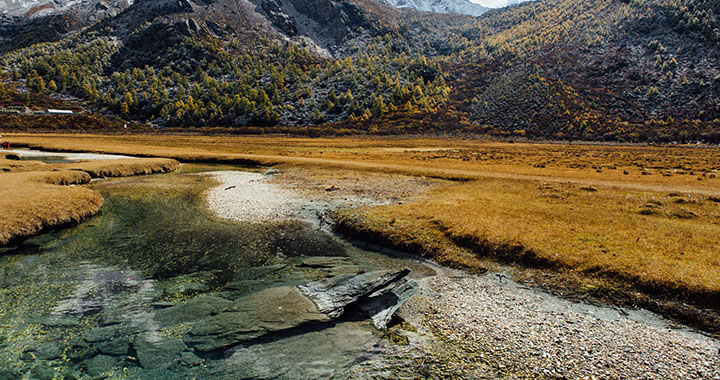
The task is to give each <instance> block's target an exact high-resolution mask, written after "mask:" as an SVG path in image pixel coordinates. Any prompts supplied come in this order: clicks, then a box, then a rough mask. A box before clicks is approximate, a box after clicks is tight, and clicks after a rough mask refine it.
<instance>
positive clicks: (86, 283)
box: [0, 165, 430, 379]
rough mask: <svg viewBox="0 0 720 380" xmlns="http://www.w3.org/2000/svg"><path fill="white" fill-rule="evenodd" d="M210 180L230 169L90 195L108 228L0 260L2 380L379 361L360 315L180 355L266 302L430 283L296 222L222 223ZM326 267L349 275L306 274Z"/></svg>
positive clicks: (116, 182)
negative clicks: (316, 291)
mask: <svg viewBox="0 0 720 380" xmlns="http://www.w3.org/2000/svg"><path fill="white" fill-rule="evenodd" d="M215 169H218V170H219V169H227V167H209V166H193V165H189V166H188V165H186V166H184V167H183V169H182V170H181V172H178V173H172V174H165V175H156V176H148V177H134V178H125V179H112V180H107V181H99V182H96V183H94V184H93V185H92V187H93V188H95V189H96V190H98V191H100V192H101V193H102V195H103V198H104V200H105V201H104V206H103V209H102V213H101V214H100V215H98V216H95V217H94V218H92V219H90V220H89V221H87V222H85V223H82V224H81V225H79V226H76V227H73V228H70V229H66V230H62V231H57V232H54V233H49V234H45V235H42V236H38V237H36V238H33V239H30V240H27V241H26V242H25V243H23V244H22V245H20V246H18V247H10V248H5V249H2V250H0V303H1V304H2V305H3V307H2V309H0V379H20V378H22V379H53V378H57V379H59V378H64V379H85V378H88V379H90V378H113V379H122V378H133V379H138V378H139V379H183V378H187V379H191V378H203V379H226V378H227V379H240V378H330V377H338V376H339V377H342V374H343V373H345V372H346V371H347V370H348V368H349V367H350V366H351V365H353V364H355V363H358V362H362V361H364V360H369V359H370V358H371V357H372V355H373V353H376V352H378V351H379V349H380V348H379V347H380V346H381V345H379V343H380V342H381V340H382V339H383V338H382V334H381V333H380V332H378V331H377V330H375V329H374V328H373V327H372V325H371V323H370V322H368V321H367V320H365V319H364V318H360V317H358V318H353V316H352V314H351V315H348V316H347V317H345V318H343V319H341V320H340V321H337V322H333V323H326V324H322V325H311V326H304V327H302V328H297V329H289V330H287V331H283V332H281V333H278V334H270V335H268V336H266V337H264V338H262V339H258V340H252V341H249V343H246V344H243V345H229V346H222V344H218V347H219V348H218V349H214V350H201V351H199V350H196V349H194V348H193V347H192V346H191V345H188V344H187V343H186V339H184V337H185V336H186V334H187V333H188V331H190V330H191V329H192V328H193V326H200V325H203V324H204V323H206V322H205V321H206V319H207V318H208V317H210V316H211V315H214V314H217V313H219V312H220V311H221V310H223V309H224V308H227V307H229V306H232V305H233V302H236V301H237V300H240V299H244V297H248V296H249V295H253V294H263V293H258V292H260V291H261V290H263V289H268V288H272V287H280V286H294V285H298V284H302V283H307V282H310V281H314V280H317V279H321V278H325V277H327V276H331V275H336V274H339V273H358V272H364V271H371V270H376V269H378V268H383V269H390V268H402V267H410V268H412V269H414V275H415V276H422V275H423V273H427V272H428V271H430V269H428V268H427V267H425V266H423V265H422V264H419V263H417V262H414V261H412V260H409V259H407V260H406V259H400V258H391V257H387V256H384V255H379V254H377V253H373V252H369V251H364V250H361V249H358V248H356V247H354V246H351V245H348V244H346V243H344V242H343V241H341V240H339V239H337V238H336V237H334V236H332V235H330V234H329V233H327V232H325V231H322V230H320V229H318V228H317V226H314V225H311V224H309V223H305V222H301V221H285V222H275V223H240V222H233V221H227V220H221V219H219V218H217V217H215V216H214V215H212V214H211V213H210V212H209V211H208V210H207V207H206V205H205V203H204V198H203V191H204V190H205V189H207V188H208V187H209V186H212V185H213V183H212V180H210V179H209V177H207V176H198V175H194V174H193V173H195V172H205V171H209V170H215ZM318 256H320V257H332V258H333V259H332V260H335V261H337V262H339V263H340V264H342V265H337V266H324V267H323V266H307V265H303V262H304V261H305V260H307V259H308V258H310V257H318ZM332 260H330V261H332ZM259 301H260V302H262V300H259ZM256 302H257V300H256ZM268 302H272V300H270V301H268ZM230 323H233V322H232V321H231V322H230ZM244 323H246V324H248V325H252V324H253V323H255V322H254V321H244ZM219 328H220V329H221V330H222V328H223V326H220V327H219ZM210 338H213V336H211V337H210ZM218 339H222V337H220V336H218Z"/></svg>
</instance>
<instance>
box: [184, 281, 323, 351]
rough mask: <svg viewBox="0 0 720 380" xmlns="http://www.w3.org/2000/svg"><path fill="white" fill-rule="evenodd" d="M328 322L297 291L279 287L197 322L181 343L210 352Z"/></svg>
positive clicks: (237, 302)
mask: <svg viewBox="0 0 720 380" xmlns="http://www.w3.org/2000/svg"><path fill="white" fill-rule="evenodd" d="M329 320H330V318H328V316H327V315H325V314H323V313H321V312H319V311H318V310H317V308H316V307H315V305H314V304H313V303H312V302H311V301H310V300H309V299H307V298H306V297H305V296H303V295H302V294H301V293H300V291H299V290H298V289H297V288H295V287H290V286H281V287H275V288H270V289H265V290H262V291H260V292H257V293H255V294H252V295H249V296H247V297H243V298H241V299H239V300H238V301H236V302H235V303H234V304H233V305H232V306H231V307H229V308H227V309H226V310H225V311H224V312H222V313H220V314H217V315H214V316H211V317H209V318H205V319H202V320H200V321H198V322H197V323H195V324H194V325H193V327H192V329H191V330H190V331H189V332H188V333H187V334H186V335H185V338H184V339H183V341H184V342H185V343H186V344H187V345H189V346H192V347H194V348H195V349H196V350H198V351H201V352H210V351H215V350H218V349H222V348H225V347H230V346H234V345H236V344H238V343H241V342H243V341H247V340H250V339H254V338H258V337H261V336H263V335H265V334H267V333H269V332H274V331H280V330H286V329H290V328H293V327H297V326H300V325H302V324H305V323H311V322H325V321H329Z"/></svg>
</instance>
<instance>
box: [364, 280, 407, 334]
mask: <svg viewBox="0 0 720 380" xmlns="http://www.w3.org/2000/svg"><path fill="white" fill-rule="evenodd" d="M390 287H391V289H389V290H388V291H385V289H381V290H382V292H378V293H379V295H371V296H370V297H368V298H367V300H364V301H362V302H361V303H360V304H359V305H358V306H359V308H360V309H361V310H363V311H364V312H365V313H367V315H368V316H370V318H371V319H372V321H373V325H374V326H375V328H377V329H380V330H382V329H384V328H385V327H387V324H388V322H390V319H392V316H393V314H395V312H396V311H397V310H398V309H399V308H400V307H401V306H402V305H403V304H405V302H407V300H409V299H410V297H412V296H413V294H415V292H416V291H417V289H418V285H417V282H415V281H413V280H408V279H405V278H403V279H402V280H400V281H398V282H396V283H394V284H391V285H390Z"/></svg>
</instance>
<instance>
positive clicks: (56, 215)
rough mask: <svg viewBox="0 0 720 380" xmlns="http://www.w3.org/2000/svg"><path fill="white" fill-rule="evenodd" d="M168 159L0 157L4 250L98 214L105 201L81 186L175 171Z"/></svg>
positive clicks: (0, 230)
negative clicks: (73, 160)
mask: <svg viewBox="0 0 720 380" xmlns="http://www.w3.org/2000/svg"><path fill="white" fill-rule="evenodd" d="M178 167H179V163H178V162H177V161H175V160H168V159H141V160H105V161H94V162H79V163H71V164H45V163H42V162H38V161H16V160H3V159H0V169H6V170H3V171H2V172H0V213H2V218H0V246H4V245H8V244H10V243H12V242H16V241H20V240H22V239H25V238H27V237H30V236H34V235H36V234H38V233H40V232H42V231H46V230H48V229H50V228H58V227H63V226H67V225H73V224H77V223H79V222H81V221H83V220H85V219H87V218H88V217H90V216H92V215H94V214H96V213H97V212H98V211H99V210H100V207H102V197H101V196H100V195H99V194H98V193H97V192H95V191H93V190H90V189H87V188H85V187H79V186H68V185H82V184H86V183H88V182H90V180H91V179H92V178H101V177H120V176H130V175H138V174H152V173H160V172H167V171H173V170H176V169H177V168H178Z"/></svg>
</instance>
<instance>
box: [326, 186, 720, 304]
mask: <svg viewBox="0 0 720 380" xmlns="http://www.w3.org/2000/svg"><path fill="white" fill-rule="evenodd" d="M548 191H552V192H553V194H560V196H558V197H554V198H548V197H546V196H545V194H546V193H547V192H548ZM657 196H658V195H657V194H655V193H650V192H642V191H628V190H624V189H622V190H621V189H615V188H597V189H596V191H593V192H588V191H586V190H584V189H582V187H579V186H577V185H572V184H565V185H560V184H556V185H554V186H553V188H551V189H547V188H544V189H542V190H540V191H538V187H537V184H536V183H534V182H532V181H508V180H485V181H476V182H472V183H467V184H462V185H455V186H450V187H446V188H442V189H437V190H434V191H432V192H431V193H429V194H427V196H426V197H423V198H422V199H421V200H418V201H415V202H411V203H407V204H402V205H391V206H380V207H371V208H364V209H359V210H343V211H341V212H339V213H338V214H337V215H336V217H337V218H338V220H339V223H340V224H341V226H344V227H345V228H347V229H350V230H356V231H359V232H365V233H373V234H376V235H380V236H384V237H386V238H387V239H390V240H391V241H392V242H393V243H394V244H395V245H398V244H399V245H403V244H405V245H411V244H417V245H418V246H419V247H420V248H419V249H417V248H416V249H415V251H418V250H419V251H420V252H422V251H423V250H425V251H428V252H430V253H431V255H432V256H440V257H441V261H450V262H454V263H456V264H458V265H463V266H465V265H468V259H467V254H466V253H464V252H463V251H458V249H459V248H464V249H466V250H470V251H472V252H473V253H475V254H477V255H479V256H482V257H491V258H493V259H496V260H498V261H502V262H509V263H519V264H523V265H528V266H531V267H548V268H553V267H555V268H560V267H562V268H569V269H571V270H573V271H577V272H580V273H585V274H588V275H594V276H600V277H607V278H613V279H618V278H620V279H624V280H625V281H629V282H631V283H635V284H638V285H642V286H645V287H647V288H656V289H675V290H677V291H679V292H683V291H686V292H691V293H695V294H711V295H714V296H713V297H715V299H717V296H718V295H720V254H719V253H718V250H717V247H718V245H719V244H720V220H719V218H720V208H718V206H717V205H716V204H712V203H710V202H694V203H675V202H673V201H672V199H673V198H671V197H664V199H663V200H662V201H660V200H658V199H657V198H656V197H657ZM637 210H640V212H638V211H637ZM455 252H463V254H460V255H457V257H456V254H455ZM716 306H717V304H716Z"/></svg>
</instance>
